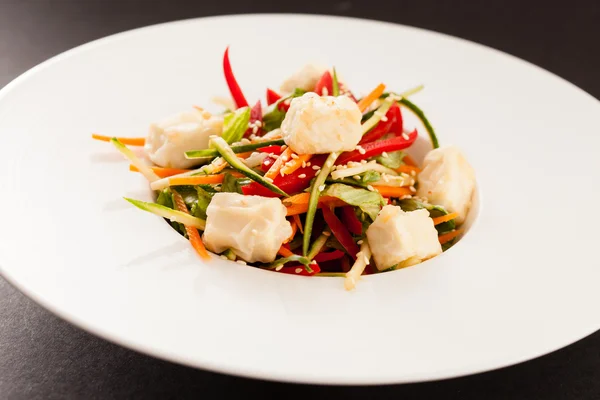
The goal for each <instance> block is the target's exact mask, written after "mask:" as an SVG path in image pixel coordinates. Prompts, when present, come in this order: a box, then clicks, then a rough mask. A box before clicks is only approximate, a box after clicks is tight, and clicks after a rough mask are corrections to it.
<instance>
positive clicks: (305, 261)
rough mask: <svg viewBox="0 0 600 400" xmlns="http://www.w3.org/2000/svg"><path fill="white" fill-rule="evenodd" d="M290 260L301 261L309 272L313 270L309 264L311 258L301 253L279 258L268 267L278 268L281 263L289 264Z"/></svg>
mask: <svg viewBox="0 0 600 400" xmlns="http://www.w3.org/2000/svg"><path fill="white" fill-rule="evenodd" d="M289 262H299V263H300V264H302V265H304V268H305V269H306V271H307V272H313V270H312V268H311V267H310V266H309V264H310V260H309V259H308V258H306V257H302V256H299V255H293V256H289V257H284V258H280V259H278V260H275V261H273V262H272V263H271V264H269V265H268V266H267V267H266V268H268V269H276V268H277V267H279V266H280V265H283V264H287V263H289Z"/></svg>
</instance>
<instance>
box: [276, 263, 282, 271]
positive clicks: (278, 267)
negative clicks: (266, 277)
mask: <svg viewBox="0 0 600 400" xmlns="http://www.w3.org/2000/svg"><path fill="white" fill-rule="evenodd" d="M282 268H283V264H281V265H278V266H276V267H275V271H281V269H282Z"/></svg>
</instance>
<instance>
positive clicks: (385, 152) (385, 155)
mask: <svg viewBox="0 0 600 400" xmlns="http://www.w3.org/2000/svg"><path fill="white" fill-rule="evenodd" d="M381 155H382V156H383V158H388V157H389V156H390V155H389V154H388V153H387V151H384V152H383V153H381Z"/></svg>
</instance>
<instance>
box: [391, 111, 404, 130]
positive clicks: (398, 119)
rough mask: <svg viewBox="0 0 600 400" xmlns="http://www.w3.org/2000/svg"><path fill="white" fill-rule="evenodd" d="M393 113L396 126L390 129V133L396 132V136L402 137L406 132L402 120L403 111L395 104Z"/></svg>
mask: <svg viewBox="0 0 600 400" xmlns="http://www.w3.org/2000/svg"><path fill="white" fill-rule="evenodd" d="M389 111H391V112H392V118H393V119H394V126H393V127H392V128H391V129H390V132H394V133H395V134H396V136H402V133H403V132H404V119H403V118H402V111H401V110H400V107H399V106H398V104H394V105H393V106H392V107H391V108H390V110H389Z"/></svg>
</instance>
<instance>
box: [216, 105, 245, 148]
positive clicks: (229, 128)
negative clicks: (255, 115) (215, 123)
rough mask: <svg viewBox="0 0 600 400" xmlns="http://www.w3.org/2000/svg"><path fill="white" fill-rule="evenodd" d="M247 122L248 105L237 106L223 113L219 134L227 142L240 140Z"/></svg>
mask: <svg viewBox="0 0 600 400" xmlns="http://www.w3.org/2000/svg"><path fill="white" fill-rule="evenodd" d="M248 122H250V107H242V108H238V109H237V110H235V111H234V112H232V113H230V114H227V115H225V118H224V119H223V134H222V135H221V136H222V137H223V139H224V140H225V141H226V142H227V143H229V144H231V143H235V142H238V141H240V140H241V139H242V137H243V136H244V132H246V129H248Z"/></svg>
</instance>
